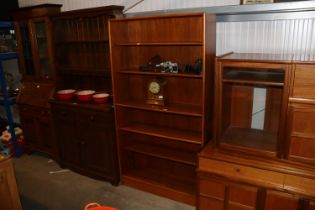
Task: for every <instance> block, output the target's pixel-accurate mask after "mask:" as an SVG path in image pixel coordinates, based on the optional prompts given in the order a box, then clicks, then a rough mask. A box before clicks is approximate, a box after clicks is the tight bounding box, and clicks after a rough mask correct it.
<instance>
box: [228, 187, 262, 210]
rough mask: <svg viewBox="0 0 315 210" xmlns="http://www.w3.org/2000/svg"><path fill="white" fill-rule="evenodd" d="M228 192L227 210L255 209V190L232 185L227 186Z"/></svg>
mask: <svg viewBox="0 0 315 210" xmlns="http://www.w3.org/2000/svg"><path fill="white" fill-rule="evenodd" d="M228 192H229V195H228V198H229V201H228V209H229V210H237V209H239V210H241V209H244V210H245V209H247V210H249V209H253V210H254V209H255V207H256V200H257V188H254V187H248V186H241V185H234V184H233V185H230V186H229V190H228Z"/></svg>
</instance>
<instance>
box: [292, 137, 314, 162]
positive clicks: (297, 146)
mask: <svg viewBox="0 0 315 210" xmlns="http://www.w3.org/2000/svg"><path fill="white" fill-rule="evenodd" d="M289 156H295V157H300V158H302V159H305V160H306V161H307V160H308V161H314V162H315V139H313V138H301V137H294V136H292V137H291V144H290V151H289Z"/></svg>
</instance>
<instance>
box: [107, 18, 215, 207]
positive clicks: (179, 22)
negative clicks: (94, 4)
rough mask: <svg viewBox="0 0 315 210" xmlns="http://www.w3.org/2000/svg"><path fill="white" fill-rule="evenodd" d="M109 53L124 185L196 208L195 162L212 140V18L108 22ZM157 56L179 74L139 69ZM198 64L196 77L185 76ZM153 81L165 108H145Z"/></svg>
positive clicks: (213, 35)
mask: <svg viewBox="0 0 315 210" xmlns="http://www.w3.org/2000/svg"><path fill="white" fill-rule="evenodd" d="M110 48H111V62H112V72H113V75H112V76H113V87H114V91H113V93H114V99H115V112H116V129H117V137H118V145H119V148H118V150H119V159H120V165H121V174H122V182H123V184H126V185H129V186H133V187H136V188H139V189H142V190H145V191H149V192H152V193H156V194H159V195H162V196H166V197H169V198H171V199H175V200H178V201H182V202H186V203H189V204H194V203H195V192H196V189H195V179H196V174H195V169H196V158H197V156H196V155H197V153H198V152H199V151H200V149H201V148H202V147H203V145H204V144H205V143H206V141H207V140H208V139H210V138H211V132H210V131H211V126H212V124H211V105H212V102H211V101H212V98H211V93H212V83H211V81H212V78H213V66H214V54H215V16H213V15H206V14H181V15H166V16H156V17H137V18H124V19H113V20H111V21H110ZM155 56H160V58H161V62H165V61H171V62H172V63H177V64H178V66H179V71H178V73H174V72H163V70H158V69H156V68H155V66H151V67H150V68H151V70H148V71H147V70H145V71H144V70H140V67H141V66H145V65H147V64H148V63H149V61H150V60H151V58H153V57H155ZM198 59H201V60H202V70H201V72H200V73H190V72H187V71H185V66H187V65H190V66H194V65H195V62H196V60H198ZM186 68H187V67H186ZM152 80H153V81H154V80H163V92H164V93H165V94H163V95H162V96H164V95H167V102H166V103H164V101H163V103H161V104H159V105H153V104H150V103H148V101H147V98H148V94H147V93H148V84H149V82H150V81H152ZM157 98H158V97H157Z"/></svg>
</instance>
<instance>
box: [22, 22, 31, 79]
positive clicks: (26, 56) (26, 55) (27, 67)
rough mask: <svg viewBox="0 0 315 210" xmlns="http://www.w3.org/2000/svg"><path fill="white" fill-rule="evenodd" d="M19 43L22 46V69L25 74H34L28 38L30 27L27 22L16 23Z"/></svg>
mask: <svg viewBox="0 0 315 210" xmlns="http://www.w3.org/2000/svg"><path fill="white" fill-rule="evenodd" d="M18 27H19V30H20V35H21V44H22V48H23V58H21V59H23V60H24V71H25V74H26V75H27V76H35V70H34V63H33V55H32V47H31V40H30V28H29V25H28V24H27V22H21V23H19V24H18Z"/></svg>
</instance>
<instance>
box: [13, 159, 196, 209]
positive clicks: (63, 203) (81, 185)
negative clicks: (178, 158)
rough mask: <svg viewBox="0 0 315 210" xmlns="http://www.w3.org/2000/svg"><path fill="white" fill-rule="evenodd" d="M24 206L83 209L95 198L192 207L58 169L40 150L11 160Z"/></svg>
mask: <svg viewBox="0 0 315 210" xmlns="http://www.w3.org/2000/svg"><path fill="white" fill-rule="evenodd" d="M14 163H15V173H16V179H17V184H18V190H19V192H20V198H21V203H22V206H23V210H83V209H84V205H85V204H87V203H90V202H98V203H100V204H102V205H104V206H106V205H107V206H112V207H115V208H117V209H119V210H194V209H195V208H194V207H192V206H189V205H185V204H182V203H178V202H175V201H172V200H169V199H166V198H163V197H160V196H156V195H152V194H150V193H145V192H142V191H140V190H136V189H133V188H130V187H127V186H122V185H121V186H118V187H115V186H112V185H111V184H109V183H107V182H104V181H98V180H94V179H91V178H88V177H85V176H82V175H79V174H77V173H74V172H72V171H68V172H62V173H50V172H55V171H59V170H60V168H59V166H58V164H57V163H56V162H54V161H50V160H49V159H48V158H46V157H44V156H41V155H39V154H32V155H24V156H22V157H21V158H17V159H15V160H14Z"/></svg>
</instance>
